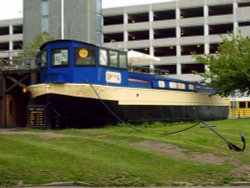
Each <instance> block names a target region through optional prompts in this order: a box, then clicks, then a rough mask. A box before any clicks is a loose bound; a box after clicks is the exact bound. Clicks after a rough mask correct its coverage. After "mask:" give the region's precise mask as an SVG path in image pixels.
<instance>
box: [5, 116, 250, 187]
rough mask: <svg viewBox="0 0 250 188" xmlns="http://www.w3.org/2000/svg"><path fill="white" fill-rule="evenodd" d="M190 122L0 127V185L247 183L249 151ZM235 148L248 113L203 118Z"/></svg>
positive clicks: (249, 132) (248, 126)
mask: <svg viewBox="0 0 250 188" xmlns="http://www.w3.org/2000/svg"><path fill="white" fill-rule="evenodd" d="M193 124H195V123H169V124H168V123H154V124H143V125H140V126H137V127H136V128H137V129H139V130H140V131H136V130H134V129H131V128H129V127H128V126H126V125H119V126H108V127H105V128H100V129H68V130H56V131H55V130H54V131H51V130H31V129H26V130H25V131H22V132H13V131H8V132H4V131H2V133H0V186H14V185H30V184H32V185H40V184H47V183H51V182H69V181H70V182H72V181H73V182H85V183H86V184H89V185H93V186H134V187H141V186H167V185H182V184H191V185H225V184H229V183H231V182H234V181H250V157H249V156H250V151H249V146H248V145H247V146H246V150H245V151H244V152H235V151H231V150H229V149H228V147H227V145H226V143H225V142H224V141H223V140H222V139H220V138H219V137H218V136H216V135H215V134H214V133H213V132H212V131H210V130H209V129H207V128H201V125H198V126H196V127H194V128H192V129H189V130H187V131H184V132H180V133H177V134H167V133H170V132H175V131H178V130H182V129H184V128H186V127H188V126H190V125H193ZM209 124H210V125H214V126H216V127H214V129H216V130H217V131H219V132H220V133H221V134H222V135H223V136H224V137H225V138H227V139H228V140H229V141H230V142H232V143H234V144H235V145H237V146H240V147H241V146H242V143H241V140H240V134H239V133H240V131H243V132H244V133H245V136H246V140H247V141H248V140H250V119H235V120H233V119H231V120H221V121H211V122H209ZM0 132H1V131H0Z"/></svg>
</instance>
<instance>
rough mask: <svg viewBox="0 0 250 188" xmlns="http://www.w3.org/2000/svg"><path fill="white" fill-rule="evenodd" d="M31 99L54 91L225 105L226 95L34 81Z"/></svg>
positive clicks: (123, 101)
mask: <svg viewBox="0 0 250 188" xmlns="http://www.w3.org/2000/svg"><path fill="white" fill-rule="evenodd" d="M28 89H29V91H30V92H31V94H32V97H33V98H36V97H39V96H42V95H46V94H58V95H65V96H71V97H82V98H91V99H99V98H101V99H102V100H110V101H117V102H118V104H119V105H161V106H162V105H171V106H172V105H176V106H229V99H228V98H221V97H220V96H217V95H215V96H208V94H203V93H195V92H184V91H171V90H160V89H142V88H128V87H116V86H103V85H92V86H91V85H90V84H37V85H32V86H30V87H29V88H28Z"/></svg>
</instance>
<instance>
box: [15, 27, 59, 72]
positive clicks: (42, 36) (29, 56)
mask: <svg viewBox="0 0 250 188" xmlns="http://www.w3.org/2000/svg"><path fill="white" fill-rule="evenodd" d="M52 40H54V38H53V37H52V36H51V35H50V34H49V33H47V32H41V33H38V34H37V35H35V36H34V38H33V39H32V40H31V42H30V43H24V45H23V53H21V54H20V55H19V56H18V57H17V58H16V60H17V61H18V62H19V63H18V64H21V65H22V66H25V67H29V66H30V62H32V61H33V62H34V60H35V58H36V56H37V54H38V51H39V48H40V46H41V45H42V44H44V43H46V42H49V41H52Z"/></svg>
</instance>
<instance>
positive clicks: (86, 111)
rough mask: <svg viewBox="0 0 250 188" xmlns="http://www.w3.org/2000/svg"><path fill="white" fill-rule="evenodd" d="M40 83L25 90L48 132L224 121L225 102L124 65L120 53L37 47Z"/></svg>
mask: <svg viewBox="0 0 250 188" xmlns="http://www.w3.org/2000/svg"><path fill="white" fill-rule="evenodd" d="M38 62H39V63H40V67H41V68H40V79H39V82H38V83H36V84H32V85H30V86H29V87H28V90H29V92H30V93H31V94H32V98H33V104H35V105H46V106H47V107H48V113H49V114H50V115H49V116H50V118H49V123H48V124H49V128H57V127H62V128H64V127H80V128H81V127H91V126H102V125H106V124H116V123H121V122H122V123H124V122H126V123H127V122H129V123H142V122H154V121H193V120H208V119H223V118H227V116H228V110H229V100H228V99H227V98H222V97H220V96H218V95H211V94H213V93H214V90H213V89H211V88H208V87H206V86H204V85H202V84H199V83H193V82H187V81H183V80H178V79H171V78H169V77H168V76H166V74H165V72H164V71H156V70H155V71H154V73H155V74H153V73H152V72H150V71H145V70H144V69H143V70H141V68H140V69H138V68H136V67H131V66H128V55H127V52H126V51H120V50H118V49H109V48H104V47H99V46H96V45H93V44H89V43H85V42H80V41H73V40H56V41H51V42H48V43H45V44H44V45H43V46H41V49H40V54H39V56H38Z"/></svg>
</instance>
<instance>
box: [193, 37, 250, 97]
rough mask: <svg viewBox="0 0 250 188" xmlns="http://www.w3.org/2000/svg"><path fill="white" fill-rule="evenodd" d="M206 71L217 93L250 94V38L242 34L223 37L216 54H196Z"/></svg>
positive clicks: (204, 75) (223, 94)
mask: <svg viewBox="0 0 250 188" xmlns="http://www.w3.org/2000/svg"><path fill="white" fill-rule="evenodd" d="M195 58H196V60H197V62H199V63H202V64H204V65H205V66H206V67H207V68H208V71H207V72H206V73H203V74H202V75H201V76H203V77H204V78H205V79H206V80H208V81H209V83H208V85H209V86H211V87H213V88H214V89H215V90H216V91H217V94H219V95H221V96H229V95H230V94H231V93H232V92H234V91H239V92H242V93H244V92H247V93H248V94H250V39H249V38H248V37H246V38H244V37H242V36H234V35H233V34H229V37H223V42H222V43H221V44H220V45H219V47H218V52H217V54H207V55H204V56H196V55H195Z"/></svg>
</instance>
